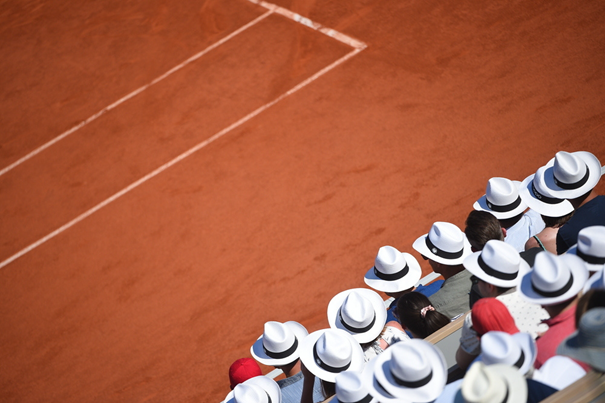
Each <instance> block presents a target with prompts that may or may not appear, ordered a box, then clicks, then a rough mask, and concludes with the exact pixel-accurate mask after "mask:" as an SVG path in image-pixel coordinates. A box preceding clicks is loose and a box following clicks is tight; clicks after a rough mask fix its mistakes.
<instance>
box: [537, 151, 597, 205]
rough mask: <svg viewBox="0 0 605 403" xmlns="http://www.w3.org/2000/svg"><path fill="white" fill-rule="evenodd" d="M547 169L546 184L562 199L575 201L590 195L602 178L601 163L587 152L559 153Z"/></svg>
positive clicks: (555, 195)
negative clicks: (587, 194)
mask: <svg viewBox="0 0 605 403" xmlns="http://www.w3.org/2000/svg"><path fill="white" fill-rule="evenodd" d="M545 168H546V170H545V172H544V181H545V184H546V186H547V187H548V189H549V190H550V191H551V193H552V195H553V196H554V197H558V198H560V199H575V198H577V197H580V196H582V195H584V194H586V193H588V192H589V191H590V190H592V189H593V188H594V187H595V186H596V185H597V183H599V179H600V178H601V162H600V161H599V159H598V158H597V157H596V156H595V155H594V154H592V153H589V152H587V151H577V152H574V153H568V152H565V151H559V152H558V153H557V154H556V155H555V157H554V158H553V159H551V160H550V161H549V162H548V163H547V164H546V166H545Z"/></svg>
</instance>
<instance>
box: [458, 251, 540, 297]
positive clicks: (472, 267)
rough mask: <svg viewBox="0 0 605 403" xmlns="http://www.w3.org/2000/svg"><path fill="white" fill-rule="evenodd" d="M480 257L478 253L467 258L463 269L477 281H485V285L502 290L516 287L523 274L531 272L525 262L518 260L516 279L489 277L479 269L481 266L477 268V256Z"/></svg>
mask: <svg viewBox="0 0 605 403" xmlns="http://www.w3.org/2000/svg"><path fill="white" fill-rule="evenodd" d="M480 255H481V252H480V251H479V252H474V253H473V254H471V255H470V256H468V257H467V258H466V259H464V262H463V264H464V268H465V269H466V270H468V271H469V272H470V273H471V274H472V275H474V276H476V277H478V278H479V279H481V280H483V281H485V282H486V283H489V284H493V285H495V286H497V287H503V288H510V287H516V286H517V285H519V282H520V281H521V277H523V275H524V274H525V273H527V272H528V271H530V270H531V268H530V267H529V264H528V263H527V262H526V261H525V260H523V259H521V258H519V260H520V265H519V271H518V272H517V277H515V278H514V279H512V280H503V279H501V278H498V277H494V276H490V275H489V274H487V273H486V272H485V271H484V270H483V269H482V268H481V266H479V256H480Z"/></svg>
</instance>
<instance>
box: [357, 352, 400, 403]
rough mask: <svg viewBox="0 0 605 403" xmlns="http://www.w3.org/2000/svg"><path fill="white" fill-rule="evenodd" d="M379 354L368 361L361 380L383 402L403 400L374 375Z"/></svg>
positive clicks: (394, 402) (390, 402) (391, 402)
mask: <svg viewBox="0 0 605 403" xmlns="http://www.w3.org/2000/svg"><path fill="white" fill-rule="evenodd" d="M378 357H379V356H376V357H374V358H373V359H372V360H370V362H368V363H367V364H366V366H365V368H364V369H363V372H362V373H361V381H362V382H363V384H364V386H365V387H366V388H367V389H368V392H370V395H372V396H374V397H375V398H376V399H378V401H379V402H381V403H396V402H401V399H398V398H396V397H395V396H393V395H391V394H390V393H389V392H387V390H386V389H385V388H384V387H383V386H382V385H380V384H379V383H378V381H377V380H376V377H375V376H374V371H375V368H376V363H377V360H376V359H377V358H378Z"/></svg>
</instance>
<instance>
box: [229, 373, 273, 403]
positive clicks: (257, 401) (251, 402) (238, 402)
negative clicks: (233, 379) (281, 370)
mask: <svg viewBox="0 0 605 403" xmlns="http://www.w3.org/2000/svg"><path fill="white" fill-rule="evenodd" d="M223 403H281V389H280V388H279V385H278V384H277V382H275V381H274V380H273V379H271V378H269V377H266V376H264V375H259V376H255V377H254V378H250V379H248V380H247V381H245V382H242V383H239V384H237V385H236V386H235V388H233V390H232V391H231V392H229V394H228V395H227V397H226V398H225V400H224V402H223Z"/></svg>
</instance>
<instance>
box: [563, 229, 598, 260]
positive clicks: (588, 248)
mask: <svg viewBox="0 0 605 403" xmlns="http://www.w3.org/2000/svg"><path fill="white" fill-rule="evenodd" d="M567 253H570V254H572V255H577V256H578V257H580V258H581V259H582V260H583V261H585V262H586V267H588V270H590V271H602V270H603V268H604V267H605V226H603V225H593V226H590V227H586V228H582V229H581V230H580V232H579V233H578V243H577V244H575V245H574V246H572V247H571V248H569V250H568V251H567Z"/></svg>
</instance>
